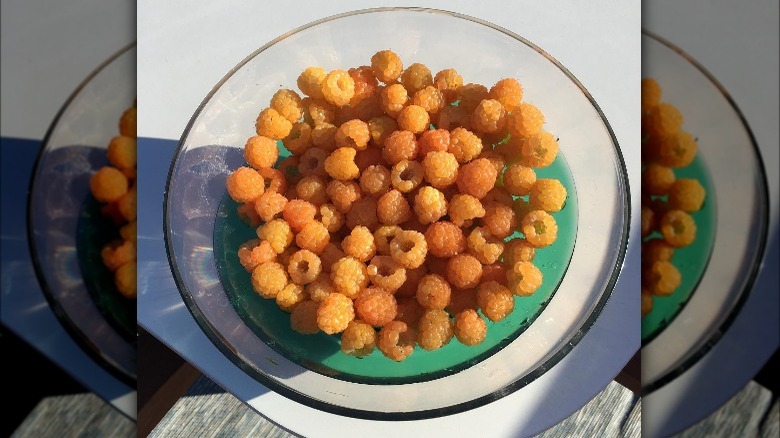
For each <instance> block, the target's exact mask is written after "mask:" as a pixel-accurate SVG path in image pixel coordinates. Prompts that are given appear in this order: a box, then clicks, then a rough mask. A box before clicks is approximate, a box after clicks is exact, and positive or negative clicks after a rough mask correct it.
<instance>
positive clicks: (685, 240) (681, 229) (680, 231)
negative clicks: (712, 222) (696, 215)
mask: <svg viewBox="0 0 780 438" xmlns="http://www.w3.org/2000/svg"><path fill="white" fill-rule="evenodd" d="M658 228H659V229H660V231H661V234H663V236H664V240H666V243H668V244H669V245H671V246H673V247H675V248H680V247H683V246H688V245H690V244H691V243H692V242H693V241H694V240H695V239H696V222H694V220H693V218H692V217H691V215H689V214H688V213H686V212H684V211H682V210H671V211H669V212H668V213H666V214H664V215H663V217H661V222H660V223H659V226H658Z"/></svg>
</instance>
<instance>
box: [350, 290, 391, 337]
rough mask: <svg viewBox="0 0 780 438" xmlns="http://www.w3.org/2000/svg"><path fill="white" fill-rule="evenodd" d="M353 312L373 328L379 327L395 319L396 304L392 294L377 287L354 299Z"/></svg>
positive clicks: (364, 291)
mask: <svg viewBox="0 0 780 438" xmlns="http://www.w3.org/2000/svg"><path fill="white" fill-rule="evenodd" d="M355 310H356V311H357V315H358V317H359V318H360V319H362V320H363V321H365V322H366V323H368V324H371V325H372V326H375V327H381V326H383V325H385V324H387V323H388V322H390V321H392V320H393V319H395V316H396V313H397V312H398V303H396V301H395V297H394V296H393V294H391V293H388V292H387V291H386V290H384V289H381V288H378V287H369V288H366V289H364V290H363V292H361V293H360V294H359V295H358V297H357V298H356V299H355Z"/></svg>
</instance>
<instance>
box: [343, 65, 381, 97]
mask: <svg viewBox="0 0 780 438" xmlns="http://www.w3.org/2000/svg"><path fill="white" fill-rule="evenodd" d="M347 73H349V76H350V77H351V78H352V80H353V81H355V95H354V96H352V100H350V102H349V104H350V105H351V106H354V105H357V104H358V103H359V102H360V101H362V100H364V99H367V98H370V97H371V96H372V95H373V94H374V92H375V91H376V89H377V81H376V77H375V76H374V72H373V71H371V67H369V66H366V65H362V66H360V67H358V68H351V69H349V70H347Z"/></svg>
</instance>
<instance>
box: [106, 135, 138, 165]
mask: <svg viewBox="0 0 780 438" xmlns="http://www.w3.org/2000/svg"><path fill="white" fill-rule="evenodd" d="M106 154H107V156H108V162H109V163H111V164H113V165H114V166H116V167H118V168H120V169H130V168H134V167H136V162H137V161H138V146H137V144H136V140H135V138H133V137H128V136H125V135H118V136H116V137H114V138H112V139H111V141H110V142H109V143H108V151H106Z"/></svg>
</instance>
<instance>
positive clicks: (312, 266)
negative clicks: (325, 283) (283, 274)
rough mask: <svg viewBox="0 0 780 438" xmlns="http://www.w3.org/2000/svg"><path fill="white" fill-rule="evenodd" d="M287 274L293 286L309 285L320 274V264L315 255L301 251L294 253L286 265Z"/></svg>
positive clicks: (304, 250) (307, 251)
mask: <svg viewBox="0 0 780 438" xmlns="http://www.w3.org/2000/svg"><path fill="white" fill-rule="evenodd" d="M287 272H288V273H289V274H290V278H291V279H292V281H293V283H295V284H301V285H305V284H309V283H311V282H312V281H314V280H315V279H316V278H317V277H318V276H319V275H320V272H322V263H321V262H320V258H319V257H317V254H314V253H313V252H311V251H309V250H306V249H302V250H300V251H296V252H295V253H293V255H292V256H291V257H290V260H289V264H288V265H287Z"/></svg>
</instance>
